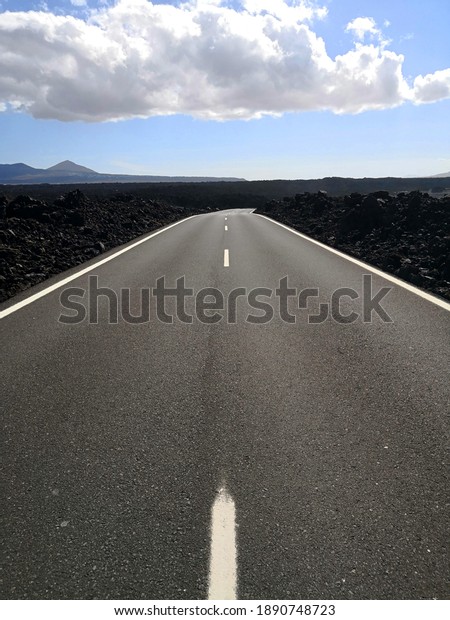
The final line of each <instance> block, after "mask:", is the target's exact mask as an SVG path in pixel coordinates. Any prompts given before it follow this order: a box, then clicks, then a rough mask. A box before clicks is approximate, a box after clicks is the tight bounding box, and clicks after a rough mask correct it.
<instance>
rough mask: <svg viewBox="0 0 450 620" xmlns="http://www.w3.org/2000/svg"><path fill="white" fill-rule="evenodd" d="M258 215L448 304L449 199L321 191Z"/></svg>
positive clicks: (268, 207) (417, 194)
mask: <svg viewBox="0 0 450 620" xmlns="http://www.w3.org/2000/svg"><path fill="white" fill-rule="evenodd" d="M258 212H259V213H263V214H265V215H267V216H269V217H272V218H273V219H275V220H278V221H279V222H282V223H284V224H286V225H288V226H291V227H292V228H295V229H296V230H298V231H300V232H303V233H305V234H306V235H308V236H310V237H312V238H314V239H317V240H318V241H321V242H323V243H325V244H327V245H330V246H332V247H333V248H336V249H338V250H341V251H342V252H345V253H347V254H350V255H351V256H354V257H356V258H358V259H360V260H362V261H364V262H367V263H370V264H371V265H374V266H376V267H379V268H380V269H382V270H383V271H387V272H389V273H392V274H394V275H396V276H398V277H399V278H401V279H402V280H406V281H407V282H410V283H411V284H414V285H415V286H418V287H420V288H422V289H426V290H427V291H429V292H431V293H434V294H435V295H439V296H441V297H444V298H446V299H450V196H446V197H442V198H435V197H432V196H430V195H428V194H427V193H421V192H418V191H414V192H409V193H399V194H396V195H391V194H389V193H388V192H386V191H378V192H373V193H371V194H367V195H363V194H357V193H353V194H350V195H348V196H343V197H329V196H328V194H327V193H326V192H322V191H320V192H318V193H315V194H311V193H304V194H297V195H296V196H295V197H294V198H284V199H283V200H281V201H277V200H272V201H270V202H268V203H267V204H266V205H265V207H264V208H262V209H261V208H260V209H258Z"/></svg>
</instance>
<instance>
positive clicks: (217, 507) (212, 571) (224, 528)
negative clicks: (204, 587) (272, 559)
mask: <svg viewBox="0 0 450 620" xmlns="http://www.w3.org/2000/svg"><path fill="white" fill-rule="evenodd" d="M236 558H237V553H236V509H235V505H234V501H233V498H232V497H231V495H229V494H228V492H227V490H226V488H225V487H222V488H221V489H219V493H218V495H217V497H216V499H215V501H214V504H213V507H212V513H211V556H210V560H209V587H208V600H209V601H234V600H236V597H237V559H236Z"/></svg>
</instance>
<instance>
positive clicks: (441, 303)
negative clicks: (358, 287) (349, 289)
mask: <svg viewBox="0 0 450 620" xmlns="http://www.w3.org/2000/svg"><path fill="white" fill-rule="evenodd" d="M255 215H257V216H258V217H262V218H264V219H265V220H268V221H269V222H272V224H276V225H277V226H281V228H285V229H286V230H288V231H289V232H291V233H294V235H297V236H298V237H301V238H302V239H305V240H306V241H309V242H310V243H314V244H315V245H318V246H319V247H320V248H323V249H324V250H328V252H332V253H333V254H336V255H337V256H340V257H341V258H345V260H348V261H350V262H351V263H354V264H355V265H358V266H359V267H362V268H363V269H367V271H371V272H372V273H374V274H376V275H377V276H380V277H381V278H384V279H385V280H389V282H393V283H394V284H396V285H397V286H401V287H402V288H404V289H406V290H407V291H410V292H411V293H414V294H415V295H418V296H419V297H422V298H423V299H426V300H427V301H431V303H433V304H435V305H436V306H439V307H440V308H443V309H444V310H447V311H448V312H450V303H448V302H446V301H444V300H443V299H439V297H435V296H434V295H431V294H430V293H426V292H425V291H422V290H421V289H420V288H416V287H415V286H413V285H412V284H408V283H407V282H403V280H399V279H398V278H396V277H395V276H391V275H390V274H389V273H385V272H384V271H381V269H377V268H376V267H372V265H368V264H367V263H363V262H362V261H360V260H358V259H357V258H353V257H352V256H349V255H348V254H344V253H343V252H339V250H335V249H334V248H330V246H328V245H325V244H324V243H321V242H320V241H316V240H315V239H311V237H308V236H306V235H304V234H302V233H299V232H297V231H296V230H294V229H293V228H289V226H285V225H284V224H280V222H276V221H275V220H272V219H271V218H270V217H267V216H265V215H261V214H260V213H255Z"/></svg>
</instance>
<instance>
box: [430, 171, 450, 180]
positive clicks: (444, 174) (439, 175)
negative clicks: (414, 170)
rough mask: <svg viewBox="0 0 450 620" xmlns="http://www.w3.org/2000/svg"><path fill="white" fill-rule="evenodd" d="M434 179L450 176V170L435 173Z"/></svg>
mask: <svg viewBox="0 0 450 620" xmlns="http://www.w3.org/2000/svg"><path fill="white" fill-rule="evenodd" d="M431 178H432V179H447V178H450V172H443V173H442V174H435V175H434V176H432V177H431Z"/></svg>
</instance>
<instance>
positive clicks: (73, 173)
mask: <svg viewBox="0 0 450 620" xmlns="http://www.w3.org/2000/svg"><path fill="white" fill-rule="evenodd" d="M211 181H214V182H218V181H221V182H230V181H245V179H238V178H228V177H169V176H151V175H129V174H103V173H100V172H96V171H95V170H91V169H90V168H86V167H85V166H80V165H79V164H76V163H74V162H73V161H69V160H68V159H66V160H65V161H62V162H60V163H59V164H56V165H55V166H51V167H50V168H47V169H41V168H32V167H31V166H27V165H26V164H23V163H18V164H0V184H8V185H28V184H33V185H35V184H38V183H53V184H56V185H61V184H67V183H206V182H211Z"/></svg>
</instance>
